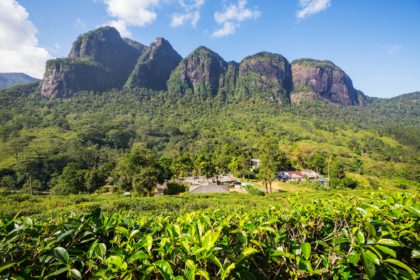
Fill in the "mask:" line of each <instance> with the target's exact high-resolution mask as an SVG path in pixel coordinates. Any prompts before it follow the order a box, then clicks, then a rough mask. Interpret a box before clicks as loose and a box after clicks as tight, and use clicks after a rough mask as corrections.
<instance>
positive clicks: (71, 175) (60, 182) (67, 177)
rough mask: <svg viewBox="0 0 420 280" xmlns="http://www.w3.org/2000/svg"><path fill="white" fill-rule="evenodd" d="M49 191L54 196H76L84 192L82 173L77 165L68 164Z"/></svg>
mask: <svg viewBox="0 0 420 280" xmlns="http://www.w3.org/2000/svg"><path fill="white" fill-rule="evenodd" d="M54 181H55V184H54V186H53V188H52V189H51V192H52V193H54V194H77V193H80V192H82V191H83V190H84V171H83V170H82V169H80V165H79V164H77V163H69V164H68V165H67V166H66V167H64V169H63V173H61V175H60V176H58V177H57V178H56V180H54Z"/></svg>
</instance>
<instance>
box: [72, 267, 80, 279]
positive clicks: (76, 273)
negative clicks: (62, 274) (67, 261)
mask: <svg viewBox="0 0 420 280" xmlns="http://www.w3.org/2000/svg"><path fill="white" fill-rule="evenodd" d="M70 274H71V277H72V278H74V279H82V274H81V273H80V271H78V270H77V269H75V268H73V269H72V270H70Z"/></svg>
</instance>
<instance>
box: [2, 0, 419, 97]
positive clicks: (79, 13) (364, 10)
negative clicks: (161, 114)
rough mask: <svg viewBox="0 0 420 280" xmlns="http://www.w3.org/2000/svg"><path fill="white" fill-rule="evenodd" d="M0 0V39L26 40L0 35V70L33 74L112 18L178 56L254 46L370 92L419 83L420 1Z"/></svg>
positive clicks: (393, 91)
mask: <svg viewBox="0 0 420 280" xmlns="http://www.w3.org/2000/svg"><path fill="white" fill-rule="evenodd" d="M3 1H4V3H5V4H0V5H5V7H0V31H2V30H7V32H8V33H9V34H6V33H7V32H0V41H1V40H2V39H3V38H2V36H1V33H3V36H5V37H6V36H7V38H10V37H13V40H14V41H15V42H16V43H17V44H18V45H22V46H27V47H26V48H25V49H23V47H22V48H21V49H11V48H12V47H10V46H7V44H4V43H1V42H0V55H1V57H2V58H3V57H10V59H9V60H10V61H8V59H6V60H5V61H4V62H0V72H6V71H17V70H19V71H22V72H27V73H29V74H32V75H35V76H38V77H39V76H40V75H42V74H40V73H42V69H43V64H44V63H45V59H47V58H51V57H62V56H66V55H67V53H68V52H69V49H70V47H71V43H72V42H73V40H74V39H75V38H76V37H77V36H78V35H79V34H82V33H84V32H86V31H88V30H90V29H94V28H96V27H98V26H100V25H105V24H112V25H114V26H116V27H117V29H119V30H120V32H121V33H122V34H124V35H127V36H129V37H130V38H132V39H134V40H137V41H139V42H141V43H144V44H150V43H151V42H153V41H154V39H155V37H157V36H163V37H165V38H166V39H168V40H169V41H170V42H171V44H172V45H173V47H174V48H175V49H176V50H177V51H178V52H179V53H180V54H181V55H182V56H184V57H185V56H186V55H188V53H190V52H191V51H192V50H194V49H195V48H196V47H198V46H200V45H205V46H207V47H209V48H210V49H212V50H214V51H215V52H217V53H219V54H220V55H221V56H222V57H223V58H224V59H225V60H227V61H229V60H235V61H240V60H241V59H243V58H244V57H245V56H247V55H251V54H254V53H256V52H259V51H270V52H275V53H279V54H282V55H283V56H285V57H286V58H287V59H288V60H289V61H292V60H294V59H297V58H302V57H310V58H315V59H328V60H331V61H333V62H334V63H335V64H337V65H338V66H340V67H341V68H342V69H344V70H345V71H346V72H347V74H348V75H349V76H350V77H351V78H352V80H353V83H354V86H355V87H356V88H358V89H360V90H362V91H363V92H365V93H366V94H367V95H369V96H378V97H392V96H396V95H399V94H402V93H407V92H413V91H416V90H420V1H419V0H404V1H401V0H351V1H349V0H347V1H346V0H263V1H257V0H248V1H246V0H60V1H57V0H18V1H16V0H1V1H0V2H3ZM22 9H23V10H22ZM2 10H3V12H2ZM25 12H26V14H25ZM14 13H16V16H11V15H14ZM25 32H26V33H27V34H26V33H25ZM17 34H22V35H17ZM25 34H26V35H25ZM24 35H25V36H24ZM21 37H22V38H21ZM23 37H24V39H23ZM28 37H29V39H28ZM7 38H5V39H6V40H7ZM19 40H23V41H24V42H23V43H19V42H20V41H19ZM2 44H3V45H2ZM15 45H16V44H15ZM31 48H32V49H31ZM18 51H19V52H18ZM25 52H26V53H25ZM15 56H16V57H15ZM19 56H21V57H19ZM35 57H36V59H35ZM28 60H29V61H30V64H28ZM26 69H28V71H25V70H26Z"/></svg>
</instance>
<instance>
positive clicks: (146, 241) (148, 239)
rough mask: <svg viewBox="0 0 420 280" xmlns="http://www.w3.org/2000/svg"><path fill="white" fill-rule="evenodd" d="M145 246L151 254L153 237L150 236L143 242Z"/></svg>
mask: <svg viewBox="0 0 420 280" xmlns="http://www.w3.org/2000/svg"><path fill="white" fill-rule="evenodd" d="M143 245H144V247H146V250H147V252H149V254H150V250H151V249H152V246H153V237H152V236H151V235H150V234H149V235H147V236H146V237H145V239H144V240H143Z"/></svg>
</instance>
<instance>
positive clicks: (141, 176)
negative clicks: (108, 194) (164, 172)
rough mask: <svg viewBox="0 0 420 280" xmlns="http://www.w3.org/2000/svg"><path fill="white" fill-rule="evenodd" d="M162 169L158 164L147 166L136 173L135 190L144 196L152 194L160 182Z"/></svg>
mask: <svg viewBox="0 0 420 280" xmlns="http://www.w3.org/2000/svg"><path fill="white" fill-rule="evenodd" d="M160 175H161V170H159V169H158V168H157V167H156V166H146V167H144V168H142V169H140V171H139V173H137V174H135V175H134V177H133V180H132V186H133V190H134V191H136V193H138V194H140V195H143V196H150V195H151V194H152V193H153V192H154V189H155V187H156V185H157V184H158V183H159V182H160V180H159V178H160Z"/></svg>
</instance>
